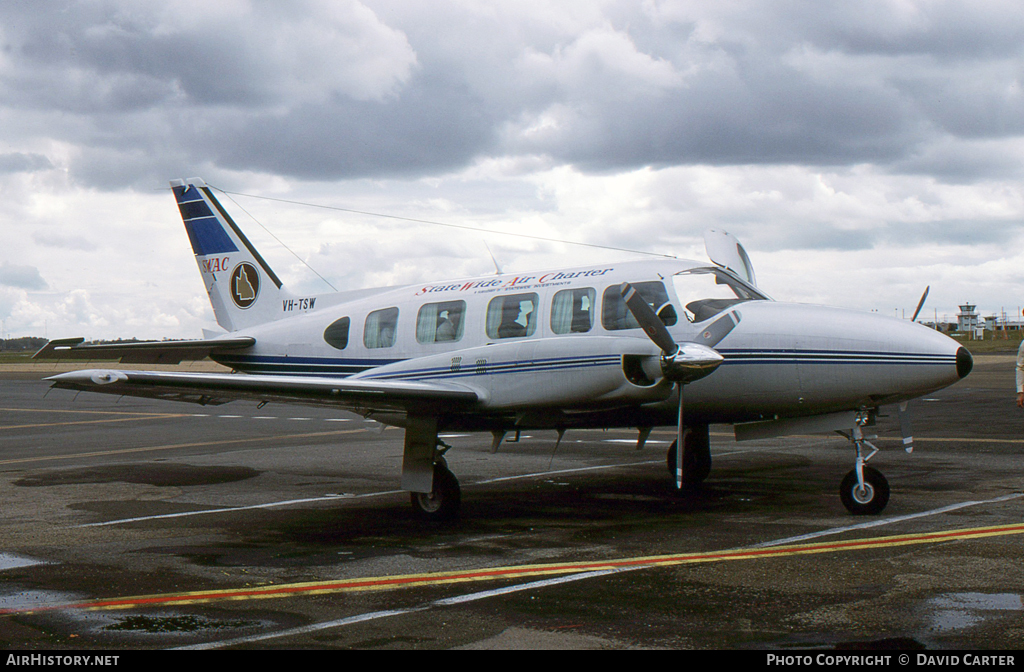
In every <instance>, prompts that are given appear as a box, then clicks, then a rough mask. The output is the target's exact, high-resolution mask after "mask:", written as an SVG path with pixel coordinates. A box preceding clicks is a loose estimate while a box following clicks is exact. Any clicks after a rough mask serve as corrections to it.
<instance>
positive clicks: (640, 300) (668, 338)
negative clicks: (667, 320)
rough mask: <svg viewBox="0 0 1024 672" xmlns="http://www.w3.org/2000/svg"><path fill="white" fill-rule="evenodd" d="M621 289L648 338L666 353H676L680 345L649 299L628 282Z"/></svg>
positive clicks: (627, 305)
mask: <svg viewBox="0 0 1024 672" xmlns="http://www.w3.org/2000/svg"><path fill="white" fill-rule="evenodd" d="M619 291H620V292H621V293H622V298H623V299H624V300H625V301H626V307H627V308H629V312H631V313H633V317H635V318H636V321H637V322H639V323H640V328H642V329H643V330H644V333H646V334H647V336H648V338H650V339H651V340H652V341H654V344H655V345H656V346H658V347H659V348H661V351H662V352H663V353H665V354H666V355H668V356H672V355H674V354H675V353H676V351H677V350H678V349H679V346H678V345H677V344H676V341H675V339H674V338H672V334H670V333H668V328H667V327H665V324H664V323H663V322H662V321H661V319H660V318H659V317H658V315H657V313H655V312H654V309H653V308H651V304H649V303H647V300H646V299H644V297H642V296H640V292H638V291H636V288H635V287H633V285H631V284H629V283H628V282H624V283H622V286H621V287H620V288H619Z"/></svg>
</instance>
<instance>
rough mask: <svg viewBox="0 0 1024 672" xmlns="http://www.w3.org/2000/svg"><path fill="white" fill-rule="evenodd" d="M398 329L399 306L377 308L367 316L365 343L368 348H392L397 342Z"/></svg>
mask: <svg viewBox="0 0 1024 672" xmlns="http://www.w3.org/2000/svg"><path fill="white" fill-rule="evenodd" d="M397 329H398V308H385V309H383V310H375V311H373V312H372V313H370V314H369V315H367V316H366V324H365V325H364V327H363V345H365V346H366V347H367V348H390V347H391V346H393V345H394V344H395V331H396V330H397Z"/></svg>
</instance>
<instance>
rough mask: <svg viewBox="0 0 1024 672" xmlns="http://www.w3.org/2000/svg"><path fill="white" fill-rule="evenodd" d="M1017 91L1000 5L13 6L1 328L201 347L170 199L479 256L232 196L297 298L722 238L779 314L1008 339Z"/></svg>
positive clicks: (1018, 181) (5, 19)
mask: <svg viewBox="0 0 1024 672" xmlns="http://www.w3.org/2000/svg"><path fill="white" fill-rule="evenodd" d="M1022 80H1024V12H1021V11H1020V5H1019V3H1017V2H978V1H974V2H941V1H935V2H923V1H922V2H915V1H912V0H865V1H863V2H858V3H822V2H816V1H812V0H808V1H806V2H798V1H791V2H786V1H780V2H771V3H766V2H757V1H750V2H727V1H723V2H715V3H709V2H701V1H696V2H689V1H671V0H666V1H664V2H661V1H655V0H647V1H641V0H632V1H622V2H618V1H608V2H599V1H596V0H581V1H579V2H573V1H571V0H551V1H550V2H549V1H545V0H514V1H509V2H503V1H499V0H495V1H490V2H482V1H481V2H471V1H469V0H462V1H457V0H450V1H449V0H432V1H431V2H422V1H404V0H388V1H381V2H376V1H374V0H362V1H356V0H301V1H300V0H294V1H290V0H265V1H259V0H216V1H215V2H209V1H208V0H205V1H203V2H199V1H196V0H159V1H157V0H131V1H127V0H125V1H120V2H118V1H115V0H77V1H74V2H60V1H58V0H52V1H48V2H45V3H41V2H34V1H30V0H4V2H2V3H0V190H2V193H3V197H4V198H3V200H4V207H3V208H2V209H0V233H2V243H3V244H2V245H0V318H2V319H3V329H4V333H5V335H8V336H25V335H46V336H48V337H50V338H57V337H67V336H87V337H91V338H116V337H139V338H162V337H171V338H186V337H189V338H195V337H201V329H202V328H203V327H207V328H213V327H214V326H215V323H214V321H213V314H212V311H211V310H210V308H209V303H208V301H207V299H206V296H205V294H204V292H203V286H202V282H201V280H200V276H199V273H198V271H197V269H196V264H195V260H194V257H193V256H192V252H191V250H190V248H189V246H188V240H187V238H186V235H185V232H184V228H183V227H182V224H181V221H180V219H179V217H178V213H177V209H176V208H175V206H174V201H173V197H172V196H171V194H170V192H169V191H168V189H167V182H168V180H170V179H172V178H183V177H191V176H201V177H203V178H205V179H206V180H207V182H209V183H210V184H211V185H213V186H215V187H219V188H221V189H224V190H227V191H229V192H235V193H236V194H251V195H258V196H265V197H272V198H276V199H285V200H290V201H299V202H303V203H315V204H319V205H324V206H333V207H336V208H347V209H350V210H361V211H368V212H374V213H383V214H388V215H393V216H398V217H409V218H415V219H422V220H432V221H439V222H445V223H451V224H458V225H462V226H472V227H477V228H479V229H481V231H482V232H481V233H474V232H470V231H461V230H456V229H449V228H443V227H438V226H431V225H426V224H412V223H409V222H404V221H401V220H397V219H386V218H380V217H372V216H368V215H358V214H352V213H345V212H342V211H339V210H328V209H324V208H314V207H308V206H301V205H294V204H287V203H282V202H279V201H270V200H261V199H256V198H252V197H251V196H243V195H232V196H231V197H230V199H229V198H228V197H227V196H225V197H223V201H224V204H225V206H226V207H227V208H228V209H229V211H231V212H232V213H233V214H234V216H235V219H236V221H238V222H239V224H240V225H241V226H242V228H243V229H244V230H245V231H246V232H247V233H249V234H250V237H251V238H252V239H253V240H254V242H256V244H257V246H258V247H259V248H260V249H261V251H263V252H264V256H266V257H267V259H268V260H269V262H270V263H271V265H272V266H273V267H274V268H275V270H276V271H277V272H278V274H279V275H280V276H281V277H282V278H283V279H284V280H285V282H286V284H288V285H290V286H292V287H293V288H294V289H296V290H298V291H301V292H303V293H305V292H312V291H320V290H324V289H327V287H326V285H325V284H324V282H323V281H322V280H320V279H319V278H318V277H317V276H316V275H315V274H313V273H312V272H311V271H309V270H308V269H307V268H306V267H305V266H304V265H303V264H302V263H301V262H300V259H301V260H302V261H304V262H306V263H308V264H309V265H310V266H312V267H313V268H315V269H316V270H317V272H319V273H320V274H321V275H323V276H324V277H325V278H326V279H327V280H329V281H330V282H331V284H333V285H335V286H336V287H338V288H356V287H361V286H374V285H384V284H399V283H405V282H425V281H431V280H437V279H442V278H445V277H452V276H468V275H475V274H488V273H492V272H493V270H494V264H493V262H492V260H491V256H490V253H493V255H494V257H495V258H496V259H497V261H498V262H499V263H500V264H501V266H502V267H503V268H504V269H505V270H506V271H520V270H523V271H525V270H533V269H539V268H545V267H552V266H566V265H576V264H583V263H590V262H595V263H597V262H604V261H609V260H613V259H635V258H638V255H636V254H631V253H626V252H621V253H620V252H611V251H605V250H599V249H595V248H587V247H578V246H573V245H567V244H553V243H544V242H539V241H532V240H528V239H522V238H513V237H508V236H504V235H500V233H499V232H502V231H504V232H517V233H528V234H532V235H536V236H543V237H549V238H557V239H563V240H573V241H582V242H587V243H592V244H596V245H606V246H613V247H623V248H629V249H633V250H641V251H647V252H652V253H660V254H674V255H678V256H682V257H686V258H698V259H703V258H704V250H703V239H702V232H703V231H704V229H706V228H719V229H725V230H727V231H730V232H732V233H734V234H735V235H736V236H737V237H738V238H739V239H740V240H741V241H742V242H743V243H744V245H745V247H746V248H747V250H748V252H749V253H750V256H751V259H752V260H753V263H754V265H755V268H756V270H757V273H758V281H759V284H760V285H761V286H762V288H763V289H765V291H767V292H768V293H769V294H771V295H772V296H773V297H775V298H776V299H779V300H792V301H801V302H810V303H826V304H831V305H839V306H846V307H850V308H856V309H861V310H866V311H868V310H877V311H878V312H880V313H883V314H889V315H894V316H898V315H902V314H903V312H904V311H905V312H906V315H907V316H908V317H909V315H910V314H911V313H912V311H913V309H914V306H915V305H916V303H917V300H918V298H919V297H920V296H921V293H922V291H923V290H924V288H925V286H926V285H931V293H930V296H929V298H928V303H927V304H926V307H925V309H924V311H923V315H924V316H925V317H927V318H929V319H931V318H932V317H933V316H934V315H936V314H937V315H938V316H939V317H940V319H941V318H942V317H943V316H944V315H946V316H949V317H952V316H953V315H954V314H955V313H956V311H957V304H958V303H962V302H965V301H972V302H974V303H977V304H978V305H979V308H980V310H981V311H982V312H983V313H984V314H992V313H998V312H999V311H1001V310H1005V311H1006V312H1007V314H1008V316H1010V317H1011V318H1012V316H1013V315H1014V314H1015V313H1017V314H1019V310H1020V309H1021V308H1024V282H1022V281H1024V251H1022V250H1024V180H1022V178H1024V168H1022V159H1024V91H1022ZM274 237H277V238H279V239H280V240H281V241H283V242H284V243H286V244H287V245H288V247H289V248H291V251H288V250H287V249H285V248H283V247H281V246H280V245H278V244H277V243H276V242H275V241H274ZM488 250H490V252H488ZM293 253H294V254H293Z"/></svg>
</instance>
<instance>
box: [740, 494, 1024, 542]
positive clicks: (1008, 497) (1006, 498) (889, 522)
mask: <svg viewBox="0 0 1024 672" xmlns="http://www.w3.org/2000/svg"><path fill="white" fill-rule="evenodd" d="M1021 497H1024V492H1015V493H1013V494H1012V495H1003V496H1002V497H995V498H993V499H984V500H980V501H970V502H960V503H959V504H950V505H949V506H943V507H940V508H938V509H932V510H930V511H922V512H920V513H910V514H907V515H905V516H894V517H893V518H884V519H882V520H872V521H868V522H866V523H860V524H858V525H846V526H844V527H833V528H832V529H830V530H821V531H820V532H811V533H810V534H801V535H800V536H798V537H787V538H786V539H776V540H775V541H766V542H764V543H761V544H755V545H754V546H753V547H752V548H768V547H770V546H782V545H785V544H795V543H798V542H801V541H806V540H808V539H817V538H818V537H828V536H831V535H833V534H841V533H843V532H849V531H851V530H867V529H870V528H872V527H882V526H883V525H892V524H893V523H902V522H904V521H906V520H915V519H917V518H927V517H929V516H937V515H940V514H943V513H949V512H950V511H959V510H960V509H966V508H968V507H971V506H980V505H982V504H998V503H999V502H1008V501H1011V500H1014V499H1020V498H1021Z"/></svg>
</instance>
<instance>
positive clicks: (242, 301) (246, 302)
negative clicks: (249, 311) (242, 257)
mask: <svg viewBox="0 0 1024 672" xmlns="http://www.w3.org/2000/svg"><path fill="white" fill-rule="evenodd" d="M259 295H260V274H259V272H258V271H257V270H256V267H255V266H253V265H252V264H250V263H249V262H247V261H243V262H242V263H240V264H239V265H238V266H235V270H234V271H232V272H231V300H232V301H234V302H235V305H236V306H238V307H239V308H243V309H244V308H248V307H249V306H251V305H252V304H254V303H256V297H257V296H259Z"/></svg>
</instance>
